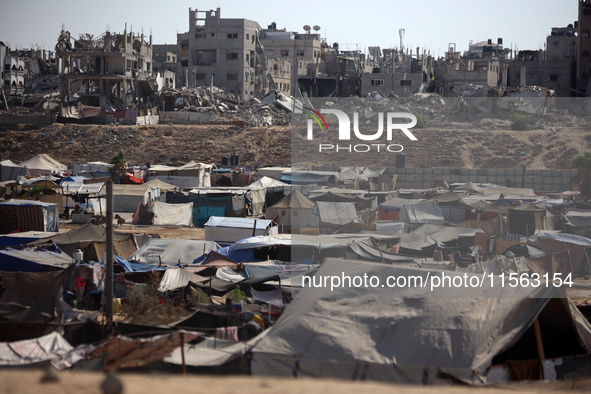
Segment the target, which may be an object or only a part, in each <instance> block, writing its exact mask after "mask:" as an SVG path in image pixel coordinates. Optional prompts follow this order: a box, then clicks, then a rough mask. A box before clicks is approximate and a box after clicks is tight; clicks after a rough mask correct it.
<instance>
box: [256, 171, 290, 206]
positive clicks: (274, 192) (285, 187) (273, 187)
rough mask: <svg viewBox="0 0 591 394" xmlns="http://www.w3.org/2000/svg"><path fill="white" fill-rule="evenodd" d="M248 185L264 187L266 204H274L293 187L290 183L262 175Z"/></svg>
mask: <svg viewBox="0 0 591 394" xmlns="http://www.w3.org/2000/svg"><path fill="white" fill-rule="evenodd" d="M250 186H251V187H262V188H265V203H266V205H267V206H271V205H274V204H276V203H277V202H278V201H279V200H281V199H282V198H283V197H285V195H286V194H288V193H289V192H290V191H291V190H294V188H295V187H294V186H292V185H290V184H287V183H283V182H281V181H278V180H276V179H273V178H269V177H267V176H264V177H262V178H261V179H259V180H258V181H256V182H253V183H251V184H250Z"/></svg>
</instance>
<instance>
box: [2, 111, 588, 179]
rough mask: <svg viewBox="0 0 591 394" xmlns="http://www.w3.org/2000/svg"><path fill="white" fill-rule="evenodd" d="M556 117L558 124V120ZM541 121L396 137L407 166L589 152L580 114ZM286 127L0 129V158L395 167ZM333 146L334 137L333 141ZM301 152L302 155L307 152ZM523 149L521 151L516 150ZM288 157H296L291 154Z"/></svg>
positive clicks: (502, 162)
mask: <svg viewBox="0 0 591 394" xmlns="http://www.w3.org/2000/svg"><path fill="white" fill-rule="evenodd" d="M558 120H560V121H561V122H559V121H558ZM562 120H564V119H562V118H558V119H543V120H540V121H539V122H538V123H536V124H535V125H534V129H532V130H528V131H512V130H510V121H509V120H506V119H480V120H477V121H475V122H473V123H461V122H449V123H445V124H437V123H434V124H433V125H432V126H430V127H429V128H426V129H413V132H414V133H415V135H416V136H417V138H418V141H409V140H407V139H405V140H404V141H402V140H398V141H393V142H398V143H402V144H403V146H404V153H405V154H406V166H407V167H421V168H430V167H433V168H510V169H520V168H522V166H523V165H526V166H527V168H528V169H561V168H562V169H565V168H570V167H571V166H570V160H571V158H572V157H574V156H575V155H577V154H580V153H583V152H584V151H586V150H591V135H590V133H589V131H590V130H591V127H590V126H589V125H587V124H586V123H585V122H586V119H585V120H583V121H581V120H577V121H576V122H575V121H570V122H568V121H564V122H562ZM293 142H294V144H293V146H292V136H291V127H290V126H272V127H244V128H240V127H235V126H217V125H216V126H207V125H195V126H193V125H192V126H182V125H174V126H168V125H154V126H149V127H145V126H144V127H140V126H120V125H115V126H110V125H107V126H97V125H62V124H52V125H49V126H44V127H37V126H24V125H16V126H9V127H7V126H3V127H0V155H1V156H2V159H3V160H5V159H10V160H12V161H16V162H18V161H24V160H28V159H29V158H31V157H32V156H34V155H36V154H39V153H47V154H49V155H50V156H52V157H54V158H55V159H57V160H59V161H61V162H62V163H64V164H70V165H72V163H76V162H77V163H83V162H87V161H106V162H108V161H109V160H110V158H111V156H112V155H113V154H115V153H116V152H119V151H123V152H124V154H125V157H126V159H127V161H128V163H130V164H147V163H150V164H174V165H176V164H181V163H186V162H188V161H190V160H195V161H197V162H205V163H215V164H220V163H221V158H222V156H228V157H229V156H230V155H231V154H232V153H237V154H239V155H240V160H241V164H250V165H258V166H266V165H288V164H290V163H305V164H318V165H334V166H338V165H362V163H371V165H372V166H389V167H393V166H394V165H395V161H394V160H393V159H395V154H392V153H390V154H376V153H374V152H370V153H367V154H354V155H341V156H340V157H338V158H337V157H336V156H335V157H332V156H327V155H318V153H317V152H318V147H317V144H318V142H319V141H312V142H314V143H315V144H316V146H312V147H311V148H310V149H306V150H305V151H304V154H301V153H302V152H300V150H299V149H300V147H301V145H300V143H303V142H305V141H299V140H297V138H296V140H294V141H293ZM332 142H333V143H334V141H332ZM306 152H307V153H306ZM522 152H524V154H522ZM292 155H293V156H294V157H293V158H292Z"/></svg>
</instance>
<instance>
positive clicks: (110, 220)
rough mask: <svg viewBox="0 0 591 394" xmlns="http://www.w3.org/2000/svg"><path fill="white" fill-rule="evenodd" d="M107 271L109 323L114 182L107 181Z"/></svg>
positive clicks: (108, 311) (106, 289) (111, 317)
mask: <svg viewBox="0 0 591 394" xmlns="http://www.w3.org/2000/svg"><path fill="white" fill-rule="evenodd" d="M106 263H107V271H106V273H105V296H104V297H105V304H106V315H107V324H110V323H111V321H112V320H113V182H112V181H111V179H110V178H109V180H108V181H107V261H106Z"/></svg>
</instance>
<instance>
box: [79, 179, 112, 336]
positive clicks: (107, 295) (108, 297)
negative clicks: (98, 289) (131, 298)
mask: <svg viewBox="0 0 591 394" xmlns="http://www.w3.org/2000/svg"><path fill="white" fill-rule="evenodd" d="M101 182H104V183H105V185H106V189H107V190H106V191H107V223H106V225H107V248H106V260H107V261H106V262H105V264H106V265H107V270H106V271H105V290H104V292H103V300H104V303H105V316H106V320H107V325H108V324H110V323H111V321H112V320H113V286H114V283H113V179H112V178H111V177H104V178H93V179H85V180H84V183H85V184H86V183H101ZM99 201H100V199H99Z"/></svg>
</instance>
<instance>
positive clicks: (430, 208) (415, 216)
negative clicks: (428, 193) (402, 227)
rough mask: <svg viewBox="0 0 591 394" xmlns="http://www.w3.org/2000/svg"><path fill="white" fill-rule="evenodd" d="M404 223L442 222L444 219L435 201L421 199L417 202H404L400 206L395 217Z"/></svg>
mask: <svg viewBox="0 0 591 394" xmlns="http://www.w3.org/2000/svg"><path fill="white" fill-rule="evenodd" d="M396 220H397V221H398V222H404V223H431V224H443V223H444V222H445V219H444V218H443V213H442V212H441V209H440V208H439V207H438V206H437V203H435V201H423V202H420V203H417V204H405V205H403V206H402V208H400V213H399V214H398V218H397V219H396Z"/></svg>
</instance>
